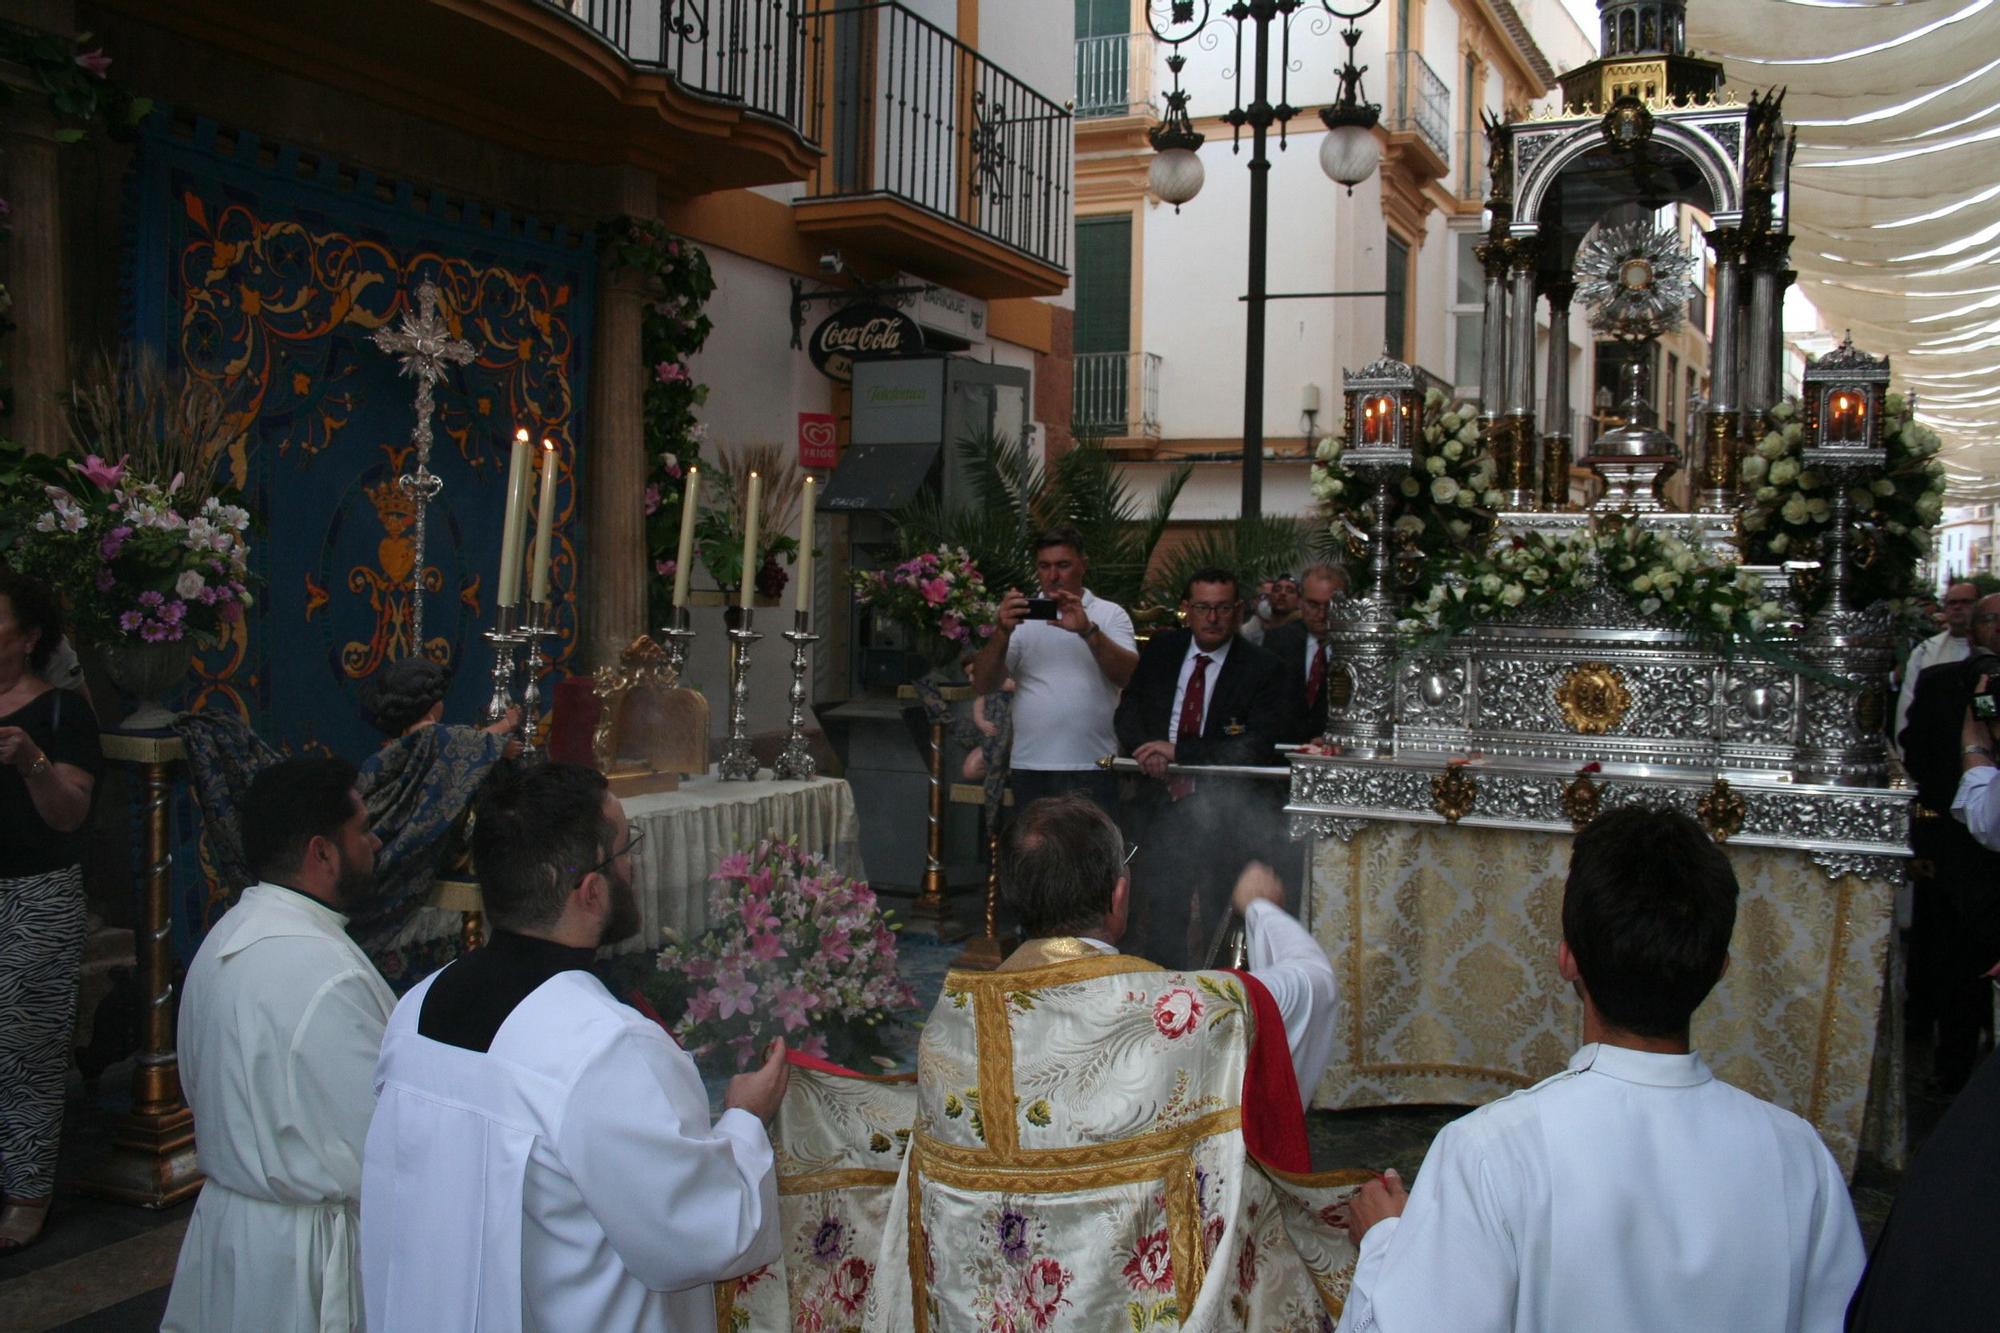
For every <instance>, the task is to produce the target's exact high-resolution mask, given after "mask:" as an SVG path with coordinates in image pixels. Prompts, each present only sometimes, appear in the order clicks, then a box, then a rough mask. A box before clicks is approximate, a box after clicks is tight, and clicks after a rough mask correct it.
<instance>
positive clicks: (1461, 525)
mask: <svg viewBox="0 0 2000 1333" xmlns="http://www.w3.org/2000/svg"><path fill="white" fill-rule="evenodd" d="M1445 528H1446V529H1447V530H1448V531H1449V532H1450V533H1451V535H1452V536H1454V537H1456V538H1458V539H1459V540H1460V541H1464V540H1465V539H1466V538H1467V537H1470V536H1471V535H1472V525H1471V524H1470V523H1467V522H1466V521H1465V520H1464V519H1462V518H1455V519H1452V520H1451V521H1450V522H1449V523H1447V524H1445Z"/></svg>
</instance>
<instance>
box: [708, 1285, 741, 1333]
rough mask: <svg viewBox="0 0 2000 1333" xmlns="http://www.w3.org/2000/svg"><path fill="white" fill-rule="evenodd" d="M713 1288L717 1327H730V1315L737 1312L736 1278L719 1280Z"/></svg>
mask: <svg viewBox="0 0 2000 1333" xmlns="http://www.w3.org/2000/svg"><path fill="white" fill-rule="evenodd" d="M713 1290H714V1292H715V1326H716V1327H717V1328H728V1327H729V1316H731V1315H733V1314H735V1313H736V1279H735V1278H733V1277H732V1278H729V1279H727V1280H726V1281H722V1282H718V1283H716V1284H715V1286H714V1288H713Z"/></svg>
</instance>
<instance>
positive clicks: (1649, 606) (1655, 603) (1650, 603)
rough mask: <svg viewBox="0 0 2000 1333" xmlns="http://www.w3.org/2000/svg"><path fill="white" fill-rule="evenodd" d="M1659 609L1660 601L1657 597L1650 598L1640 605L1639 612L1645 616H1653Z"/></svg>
mask: <svg viewBox="0 0 2000 1333" xmlns="http://www.w3.org/2000/svg"><path fill="white" fill-rule="evenodd" d="M1659 609H1660V599H1659V598H1657V597H1648V598H1646V599H1645V600H1644V601H1642V602H1640V603H1639V611H1640V613H1641V614H1643V615H1649V616H1650V615H1651V614H1653V612H1655V611H1657V610H1659Z"/></svg>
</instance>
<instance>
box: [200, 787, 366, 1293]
mask: <svg viewBox="0 0 2000 1333" xmlns="http://www.w3.org/2000/svg"><path fill="white" fill-rule="evenodd" d="M354 779H355V773H354V769H353V767H352V766H351V765H349V764H347V763H346V762H345V761H343V760H340V759H328V758H305V759H288V760H285V761H283V762H282V763H278V764H274V765H272V766H271V767H269V768H266V769H265V770H264V771H263V772H261V773H259V774H258V775H257V778H256V780H255V781H254V782H253V783H252V784H251V786H250V790H249V792H248V793H247V794H246V795H245V797H244V800H243V805H242V811H241V813H242V824H243V851H244V859H245V860H246V862H247V863H248V864H249V866H250V869H251V872H252V873H254V874H255V875H256V876H257V877H258V880H259V882H258V883H256V884H253V885H251V886H250V887H249V888H247V889H245V890H244V891H243V896H242V898H241V899H240V900H239V901H238V902H237V904H236V905H235V906H234V907H232V908H230V909H229V910H228V911H227V912H225V913H223V915H222V919H221V920H220V921H217V922H216V923H215V925H214V927H213V928H211V929H210V930H209V932H208V936H207V938H206V939H204V940H203V941H202V943H201V948H200V949H198V950H197V951H196V952H195V956H194V962H193V963H192V964H191V965H190V966H189V967H188V974H187V984H186V987H185V989H184V991H183V993H182V998H181V1012H180V1073H181V1083H182V1086H183V1087H185V1088H186V1090H187V1100H188V1105H189V1106H190V1107H191V1108H192V1109H193V1111H194V1133H195V1154H196V1159H197V1161H198V1163H199V1164H200V1167H201V1170H202V1174H204V1175H205V1176H207V1177H208V1183H207V1184H205V1185H204V1186H203V1187H202V1191H201V1197H200V1198H199V1199H198V1200H197V1201H196V1203H195V1206H194V1216H193V1217H192V1218H190V1219H189V1221H188V1229H187V1235H186V1237H185V1238H184V1240H183V1241H182V1244H181V1253H180V1262H179V1264H178V1265H177V1266H176V1267H175V1269H174V1285H173V1291H172V1292H171V1293H170V1294H169V1296H168V1298H167V1312H166V1319H165V1322H164V1324H163V1325H162V1327H163V1328H165V1329H167V1330H169V1333H229V1331H230V1330H241V1331H242V1333H347V1330H349V1329H354V1328H357V1327H359V1326H360V1317H361V1293H360V1286H359V1279H360V1270H359V1267H358V1259H359V1252H358V1238H357V1235H356V1222H357V1217H358V1213H357V1206H358V1200H359V1196H360V1191H361V1153H362V1144H363V1142H364V1140H365V1139H366V1137H367V1133H368V1118H369V1115H370V1114H371V1113H372V1112H373V1110H374V1107H375V1093H374V1085H373V1073H374V1067H375V1059H376V1055H377V1053H378V1052H379V1050H380V1048H381V1045H382V1029H383V1025H384V1024H385V1023H386V1022H387V1021H388V1018H389V1012H390V1010H391V1009H392V1008H393V1007H394V1005H395V1002H396V1000H395V996H394V995H393V994H392V993H391V992H390V990H389V987H388V986H387V985H386V984H384V982H383V981H382V977H381V975H380V974H379V973H378V972H376V970H375V965H374V964H373V963H371V962H369V961H368V956H367V955H366V954H364V953H363V952H362V951H361V949H360V946H358V945H356V944H355V943H354V941H353V940H351V939H349V938H348V936H347V932H346V929H345V926H346V923H347V917H346V916H344V915H342V912H343V911H351V910H353V909H354V908H356V907H359V906H361V905H363V904H364V903H366V901H367V900H368V898H369V896H370V894H371V893H372V891H373V885H374V877H375V851H376V849H377V848H378V846H379V845H380V844H379V843H378V842H377V841H376V838H375V835H374V834H373V833H371V832H370V831H369V828H368V814H367V811H366V810H365V809H364V808H363V807H362V804H361V796H360V794H359V793H358V792H357V791H356V790H355V788H354Z"/></svg>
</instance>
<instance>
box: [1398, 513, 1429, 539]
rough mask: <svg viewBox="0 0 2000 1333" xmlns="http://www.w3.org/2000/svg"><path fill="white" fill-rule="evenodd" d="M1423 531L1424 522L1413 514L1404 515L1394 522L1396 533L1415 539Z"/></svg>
mask: <svg viewBox="0 0 2000 1333" xmlns="http://www.w3.org/2000/svg"><path fill="white" fill-rule="evenodd" d="M1423 530H1424V521H1423V520H1422V519H1420V518H1418V517H1417V516H1416V515H1415V514H1405V515H1403V516H1402V517H1401V518H1399V519H1397V520H1396V531H1398V532H1401V533H1407V534H1408V535H1410V536H1412V537H1415V536H1417V535H1418V534H1420V533H1421V532H1423Z"/></svg>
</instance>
